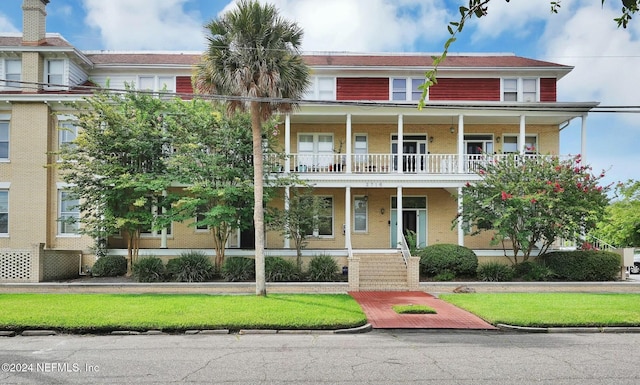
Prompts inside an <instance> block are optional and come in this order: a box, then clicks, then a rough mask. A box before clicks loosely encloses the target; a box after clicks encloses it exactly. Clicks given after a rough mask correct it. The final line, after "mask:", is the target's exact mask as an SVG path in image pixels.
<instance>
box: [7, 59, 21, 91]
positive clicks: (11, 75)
mask: <svg viewBox="0 0 640 385" xmlns="http://www.w3.org/2000/svg"><path fill="white" fill-rule="evenodd" d="M4 78H5V79H6V80H7V81H6V82H5V83H4V86H5V87H13V88H20V80H22V62H21V61H20V60H5V62H4Z"/></svg>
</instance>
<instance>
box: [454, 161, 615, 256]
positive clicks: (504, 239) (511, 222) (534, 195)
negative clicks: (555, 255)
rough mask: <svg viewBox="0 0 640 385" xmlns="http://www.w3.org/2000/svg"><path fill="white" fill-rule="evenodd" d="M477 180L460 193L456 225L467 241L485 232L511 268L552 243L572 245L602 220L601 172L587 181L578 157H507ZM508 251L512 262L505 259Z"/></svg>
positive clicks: (483, 168)
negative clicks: (465, 231) (462, 228)
mask: <svg viewBox="0 0 640 385" xmlns="http://www.w3.org/2000/svg"><path fill="white" fill-rule="evenodd" d="M478 173H479V175H480V177H481V178H480V180H478V181H477V182H474V183H467V184H466V185H465V186H464V187H463V188H462V213H460V214H459V215H458V217H457V218H456V219H455V220H454V224H457V223H458V222H459V221H462V223H463V225H464V226H465V227H467V229H468V230H469V231H470V233H471V234H472V235H475V234H478V233H481V232H484V231H490V232H492V233H493V238H492V244H494V245H497V244H502V247H503V249H504V254H505V257H507V258H509V260H510V261H511V263H512V264H517V263H519V262H524V261H527V260H528V259H529V257H530V255H531V253H532V251H533V250H534V249H536V248H537V249H538V250H539V252H540V253H544V252H546V251H547V250H548V249H549V247H550V246H551V244H552V243H553V242H554V241H555V240H556V239H557V238H564V239H572V240H573V239H575V238H576V236H578V235H580V234H586V233H587V232H589V230H591V229H593V228H594V227H595V225H596V223H598V221H599V220H601V219H602V217H603V215H604V212H605V207H606V206H607V203H608V199H609V198H608V196H607V191H608V190H609V187H610V186H605V187H603V186H601V185H600V184H599V182H600V180H601V179H602V178H603V177H604V172H603V173H601V174H599V175H593V174H592V173H591V168H590V167H588V166H586V165H583V164H582V163H581V158H580V156H579V155H578V156H575V157H572V158H570V159H560V158H559V157H557V156H535V157H531V156H521V155H517V154H514V155H509V156H505V157H501V158H496V159H495V160H487V161H486V162H485V163H483V164H481V165H480V166H479V169H478ZM509 245H510V247H511V250H512V251H513V257H510V256H507V247H509Z"/></svg>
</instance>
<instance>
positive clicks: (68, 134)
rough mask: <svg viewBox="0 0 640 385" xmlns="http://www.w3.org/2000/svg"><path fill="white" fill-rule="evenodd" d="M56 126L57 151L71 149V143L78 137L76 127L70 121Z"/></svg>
mask: <svg viewBox="0 0 640 385" xmlns="http://www.w3.org/2000/svg"><path fill="white" fill-rule="evenodd" d="M58 126H59V129H58V149H59V150H63V149H64V148H73V147H74V146H75V143H73V141H74V140H76V137H77V136H78V127H77V126H76V125H75V124H74V122H72V121H62V122H60V123H59V124H58Z"/></svg>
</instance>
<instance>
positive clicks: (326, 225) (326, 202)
mask: <svg viewBox="0 0 640 385" xmlns="http://www.w3.org/2000/svg"><path fill="white" fill-rule="evenodd" d="M313 199H319V200H320V202H319V205H318V214H317V215H316V220H315V221H314V222H315V224H314V226H313V228H312V229H307V234H306V235H310V236H318V237H327V238H328V237H333V197H328V196H320V197H318V196H316V197H313ZM309 204H310V205H312V203H311V202H309Z"/></svg>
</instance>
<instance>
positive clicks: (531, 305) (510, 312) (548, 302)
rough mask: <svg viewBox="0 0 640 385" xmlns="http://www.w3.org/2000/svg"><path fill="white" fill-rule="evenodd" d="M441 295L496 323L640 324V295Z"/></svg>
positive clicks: (540, 325) (543, 325)
mask: <svg viewBox="0 0 640 385" xmlns="http://www.w3.org/2000/svg"><path fill="white" fill-rule="evenodd" d="M440 298H441V299H443V300H445V301H447V302H449V303H451V304H453V305H456V306H458V307H460V308H462V309H465V310H467V311H470V312H471V313H474V314H476V315H477V316H479V317H481V318H483V319H484V320H486V321H487V322H490V323H492V324H494V325H495V324H498V323H504V324H509V325H517V326H538V327H548V326H640V294H580V293H548V294H547V293H508V294H507V293H504V294H503V293H500V294H484V293H477V294H442V295H440Z"/></svg>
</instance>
